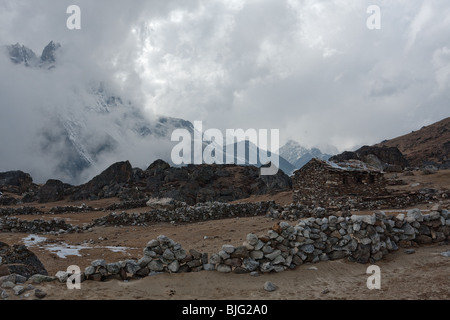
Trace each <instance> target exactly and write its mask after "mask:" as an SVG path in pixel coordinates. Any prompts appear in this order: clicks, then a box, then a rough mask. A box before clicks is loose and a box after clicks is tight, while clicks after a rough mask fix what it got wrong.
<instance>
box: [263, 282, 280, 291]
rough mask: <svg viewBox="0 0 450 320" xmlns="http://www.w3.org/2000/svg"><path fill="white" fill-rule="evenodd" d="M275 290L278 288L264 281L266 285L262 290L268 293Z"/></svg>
mask: <svg viewBox="0 0 450 320" xmlns="http://www.w3.org/2000/svg"><path fill="white" fill-rule="evenodd" d="M277 289H278V287H277V286H276V285H274V284H273V283H272V282H270V281H266V283H264V290H266V291H268V292H273V291H275V290H277Z"/></svg>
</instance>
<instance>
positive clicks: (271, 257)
mask: <svg viewBox="0 0 450 320" xmlns="http://www.w3.org/2000/svg"><path fill="white" fill-rule="evenodd" d="M313 250H314V249H313ZM280 255H281V251H280V250H275V251H274V252H272V253H268V254H266V258H267V259H270V260H274V259H275V258H276V257H278V256H280Z"/></svg>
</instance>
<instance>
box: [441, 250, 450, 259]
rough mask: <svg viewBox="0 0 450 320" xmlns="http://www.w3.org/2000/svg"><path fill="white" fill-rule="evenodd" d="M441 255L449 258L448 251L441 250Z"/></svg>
mask: <svg viewBox="0 0 450 320" xmlns="http://www.w3.org/2000/svg"><path fill="white" fill-rule="evenodd" d="M441 256H443V257H447V258H450V251H445V252H441Z"/></svg>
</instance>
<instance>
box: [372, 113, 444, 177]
mask: <svg viewBox="0 0 450 320" xmlns="http://www.w3.org/2000/svg"><path fill="white" fill-rule="evenodd" d="M375 146H377V147H396V148H398V149H399V150H400V151H401V153H402V154H403V155H404V156H405V158H406V159H407V160H408V162H409V165H410V166H412V167H422V166H426V165H429V164H432V165H435V166H438V167H441V168H450V117H449V118H445V119H443V120H441V121H439V122H436V123H433V124H431V125H429V126H425V127H422V128H421V129H420V130H418V131H413V132H411V133H409V134H406V135H403V136H400V137H397V138H394V139H390V140H386V141H382V142H380V143H379V144H377V145H375Z"/></svg>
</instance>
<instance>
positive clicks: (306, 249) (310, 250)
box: [300, 244, 315, 253]
mask: <svg viewBox="0 0 450 320" xmlns="http://www.w3.org/2000/svg"><path fill="white" fill-rule="evenodd" d="M300 249H301V250H302V251H303V252H304V253H313V252H314V249H315V248H314V246H313V245H312V244H305V245H303V246H301V247H300Z"/></svg>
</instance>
